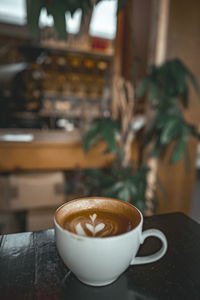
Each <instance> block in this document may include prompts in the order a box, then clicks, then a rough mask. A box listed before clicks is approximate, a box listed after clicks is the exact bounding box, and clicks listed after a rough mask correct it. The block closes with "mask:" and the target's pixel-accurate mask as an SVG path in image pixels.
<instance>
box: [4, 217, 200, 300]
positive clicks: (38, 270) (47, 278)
mask: <svg viewBox="0 0 200 300" xmlns="http://www.w3.org/2000/svg"><path fill="white" fill-rule="evenodd" d="M150 227H155V228H158V229H160V230H162V231H163V232H164V233H165V235H166V237H167V239H168V243H169V248H168V251H167V254H166V255H165V256H164V257H163V258H162V259H161V260H160V261H158V262H155V263H152V264H147V265H139V266H130V267H129V269H128V270H127V271H126V272H125V273H124V274H123V275H122V276H121V277H120V278H119V279H118V280H117V281H116V282H115V283H113V284H111V285H109V286H106V287H100V288H95V287H89V286H86V285H84V284H82V283H80V282H79V281H78V280H77V279H76V278H75V277H74V275H73V274H72V273H71V272H70V271H69V270H68V269H67V268H66V267H65V266H64V264H63V263H62V261H61V259H60V258H59V256H58V253H57V250H56V246H55V241H54V231H53V229H50V230H45V231H38V232H26V233H18V234H10V235H4V236H0V299H15V300H17V299H20V300H22V299H41V300H46V299H48V300H50V299H76V300H81V299H83V300H90V299H91V300H100V299H101V300H111V299H113V300H118V299H120V300H131V299H132V300H136V299H137V300H141V299H161V300H165V299H169V300H173V299H175V300H179V299H180V300H184V299H188V300H196V299H197V300H199V299H200V225H199V224H197V223H196V222H194V221H193V220H191V219H190V218H188V217H186V216H185V215H184V214H181V213H173V214H166V215H157V216H153V217H147V218H145V221H144V228H145V229H146V228H150ZM159 246H160V244H159V241H158V240H157V239H154V238H149V239H148V240H147V241H145V243H144V245H143V246H142V248H141V249H140V251H139V252H140V254H141V255H143V254H147V253H148V254H149V253H150V252H153V251H155V250H156V249H158V248H159ZM122 255H123V253H122ZM97 272H98V270H97Z"/></svg>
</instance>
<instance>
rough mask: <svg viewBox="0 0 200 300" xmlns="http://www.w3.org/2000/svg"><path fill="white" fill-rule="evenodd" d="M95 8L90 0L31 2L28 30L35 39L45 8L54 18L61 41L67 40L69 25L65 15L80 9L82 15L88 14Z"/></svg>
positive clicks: (43, 0) (42, 0)
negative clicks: (42, 11) (41, 14)
mask: <svg viewBox="0 0 200 300" xmlns="http://www.w3.org/2000/svg"><path fill="white" fill-rule="evenodd" d="M92 7H93V1H90V0H81V1H79V0H31V1H30V6H29V10H28V15H27V24H28V28H29V30H30V32H31V34H32V36H33V37H36V36H37V34H38V29H39V18H40V13H41V10H42V9H43V8H45V9H46V11H47V14H48V15H51V16H52V17H53V21H54V26H55V29H56V31H57V33H58V36H59V38H60V39H64V40H65V39H66V38H67V30H66V29H67V25H66V19H65V14H66V13H68V12H69V13H70V14H71V16H72V17H73V15H74V13H75V12H76V11H77V10H78V9H80V10H81V11H82V13H83V14H84V13H88V12H89V11H90V10H91V8H92Z"/></svg>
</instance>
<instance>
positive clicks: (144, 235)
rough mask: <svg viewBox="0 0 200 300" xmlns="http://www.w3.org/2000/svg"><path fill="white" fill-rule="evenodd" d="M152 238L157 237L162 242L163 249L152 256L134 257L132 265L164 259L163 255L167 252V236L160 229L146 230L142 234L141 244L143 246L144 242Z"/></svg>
mask: <svg viewBox="0 0 200 300" xmlns="http://www.w3.org/2000/svg"><path fill="white" fill-rule="evenodd" d="M150 236H155V237H157V238H159V239H160V240H161V242H162V247H161V249H160V250H158V251H157V252H156V253H154V254H151V255H147V256H140V257H134V258H133V260H132V261H131V265H139V264H148V263H152V262H154V261H157V260H159V259H160V258H161V257H163V255H165V253H166V251H167V239H166V237H165V235H164V234H163V233H162V232H161V231H160V230H158V229H148V230H145V231H143V232H142V236H141V244H143V242H144V240H145V239H146V238H147V237H150Z"/></svg>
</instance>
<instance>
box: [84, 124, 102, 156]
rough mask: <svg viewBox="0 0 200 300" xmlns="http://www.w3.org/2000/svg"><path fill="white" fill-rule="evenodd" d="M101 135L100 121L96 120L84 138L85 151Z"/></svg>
mask: <svg viewBox="0 0 200 300" xmlns="http://www.w3.org/2000/svg"><path fill="white" fill-rule="evenodd" d="M98 135H99V123H98V122H94V123H93V124H92V125H91V127H90V129H89V130H88V132H87V133H86V136H85V138H84V140H83V149H84V151H85V152H87V151H88V150H89V149H90V148H91V146H92V145H93V144H94V142H95V141H96V140H97V138H98Z"/></svg>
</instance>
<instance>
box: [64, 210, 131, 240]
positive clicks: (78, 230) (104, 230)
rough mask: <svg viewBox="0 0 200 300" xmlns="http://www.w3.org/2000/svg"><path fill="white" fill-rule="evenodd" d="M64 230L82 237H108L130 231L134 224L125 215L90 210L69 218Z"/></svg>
mask: <svg viewBox="0 0 200 300" xmlns="http://www.w3.org/2000/svg"><path fill="white" fill-rule="evenodd" d="M64 228H65V229H67V230H69V231H71V232H73V233H75V234H78V235H81V236H88V237H107V236H115V235H119V234H122V233H124V232H127V231H130V230H131V229H133V224H132V223H131V221H130V220H129V219H128V218H127V217H126V216H124V215H120V214H116V213H110V212H107V211H101V210H100V211H93V210H89V211H82V212H79V214H73V215H71V216H70V217H68V218H67V219H66V221H65V223H64Z"/></svg>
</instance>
